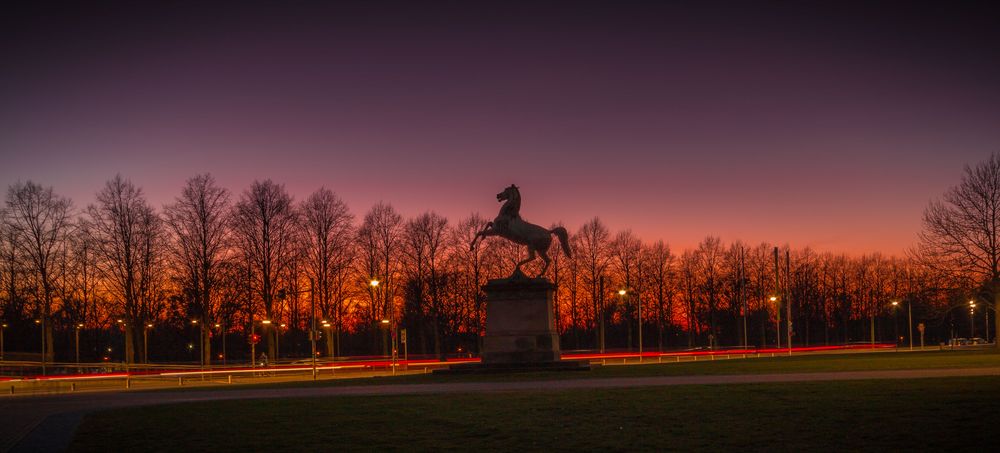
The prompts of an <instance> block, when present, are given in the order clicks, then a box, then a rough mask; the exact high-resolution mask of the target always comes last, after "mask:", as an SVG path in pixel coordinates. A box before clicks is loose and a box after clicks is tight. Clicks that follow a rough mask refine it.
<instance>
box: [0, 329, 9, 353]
mask: <svg viewBox="0 0 1000 453" xmlns="http://www.w3.org/2000/svg"><path fill="white" fill-rule="evenodd" d="M6 328H7V323H3V324H0V362H3V350H4V349H3V331H4V329H6Z"/></svg>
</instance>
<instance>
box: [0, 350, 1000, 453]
mask: <svg viewBox="0 0 1000 453" xmlns="http://www.w3.org/2000/svg"><path fill="white" fill-rule="evenodd" d="M964 376H1000V367H993V368H959V369H926V370H886V371H845V372H832V373H789V374H759V375H751V374H741V375H722V376H653V377H636V378H608V379H572V380H546V381H518V382H460V383H442V384H393V385H373V386H346V387H312V388H281V389H245V390H239V389H236V390H225V391H220V390H191V391H172V392H118V393H91V394H77V395H60V396H46V397H34V398H10V399H6V400H0V419H3V420H6V421H8V422H5V423H4V424H3V425H2V428H0V441H2V443H0V450H2V451H60V450H65V449H66V448H67V447H68V445H69V443H70V442H71V441H72V439H73V433H74V432H75V430H76V427H77V426H78V424H79V422H80V420H82V418H83V416H84V415H86V414H87V413H89V412H93V411H98V410H103V409H112V408H122V407H131V406H144V405H156V404H171V403H186V402H197V401H218V400H233V399H259V398H306V397H310V398H314V397H331V396H347V395H404V394H406V395H414V394H444V393H483V392H511V391H553V390H569V389H595V388H624V387H645V386H669V385H719V384H747V383H773V382H815V381H849V380H865V379H916V378H935V377H964Z"/></svg>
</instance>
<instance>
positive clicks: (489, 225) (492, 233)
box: [469, 222, 498, 250]
mask: <svg viewBox="0 0 1000 453" xmlns="http://www.w3.org/2000/svg"><path fill="white" fill-rule="evenodd" d="M492 227H493V222H486V226H485V227H483V231H480V232H478V233H476V236H475V237H473V238H472V242H471V243H469V250H475V249H476V241H478V240H479V238H485V237H486V236H496V235H497V234H498V233H497V232H496V231H493V230H491V229H490V228H492Z"/></svg>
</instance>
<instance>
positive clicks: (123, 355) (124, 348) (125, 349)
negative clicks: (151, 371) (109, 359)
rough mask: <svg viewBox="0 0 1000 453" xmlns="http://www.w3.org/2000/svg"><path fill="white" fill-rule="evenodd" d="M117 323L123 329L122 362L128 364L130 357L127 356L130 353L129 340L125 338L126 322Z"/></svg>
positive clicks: (118, 321)
mask: <svg viewBox="0 0 1000 453" xmlns="http://www.w3.org/2000/svg"><path fill="white" fill-rule="evenodd" d="M116 322H117V323H118V325H119V326H121V328H122V362H125V363H128V357H125V354H126V352H127V351H128V338H125V327H126V324H125V320H124V319H118V320H117V321H116ZM109 355H110V354H109Z"/></svg>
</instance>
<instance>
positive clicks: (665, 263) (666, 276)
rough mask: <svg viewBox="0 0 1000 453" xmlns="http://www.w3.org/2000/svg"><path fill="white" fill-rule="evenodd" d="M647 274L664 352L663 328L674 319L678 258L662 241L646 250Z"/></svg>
mask: <svg viewBox="0 0 1000 453" xmlns="http://www.w3.org/2000/svg"><path fill="white" fill-rule="evenodd" d="M644 254H645V255H646V259H645V260H643V262H644V263H645V264H646V268H647V269H646V274H647V275H649V278H650V282H651V286H652V291H653V298H654V300H655V301H656V311H655V313H656V332H657V335H656V336H657V340H656V344H657V347H658V348H659V349H660V350H663V328H664V325H669V323H671V322H672V319H673V303H672V302H673V292H674V287H675V283H674V280H675V278H676V277H675V275H674V274H675V272H676V271H675V270H674V266H675V261H676V257H675V256H674V255H673V254H672V253H671V252H670V246H669V245H667V244H665V243H664V242H663V241H662V240H660V241H656V243H654V244H653V245H651V246H649V247H647V248H646V249H645V252H644Z"/></svg>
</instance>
